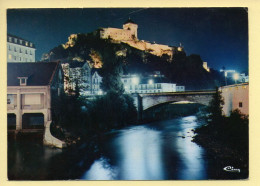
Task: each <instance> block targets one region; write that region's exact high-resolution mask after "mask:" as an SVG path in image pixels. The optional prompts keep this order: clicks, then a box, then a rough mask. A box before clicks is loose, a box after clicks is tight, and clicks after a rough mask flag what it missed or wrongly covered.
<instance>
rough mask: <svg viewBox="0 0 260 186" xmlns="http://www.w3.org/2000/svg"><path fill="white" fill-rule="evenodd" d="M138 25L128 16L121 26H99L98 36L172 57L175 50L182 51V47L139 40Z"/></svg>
mask: <svg viewBox="0 0 260 186" xmlns="http://www.w3.org/2000/svg"><path fill="white" fill-rule="evenodd" d="M137 29H138V25H137V24H136V23H135V22H134V21H132V20H131V19H130V18H129V19H128V20H127V21H126V22H125V23H124V24H123V28H122V29H120V28H111V27H109V28H101V29H100V30H99V35H100V38H102V39H111V40H112V41H114V42H116V43H120V42H123V43H126V44H128V45H130V46H132V47H134V48H137V49H139V50H143V51H147V52H149V53H151V54H154V55H157V56H162V55H164V54H165V55H168V56H169V57H170V58H172V56H173V53H174V52H175V51H179V52H180V51H183V47H181V46H180V47H178V48H177V47H170V46H168V45H162V44H157V43H155V42H154V43H150V42H148V41H144V40H139V39H138V37H137V35H138V32H137Z"/></svg>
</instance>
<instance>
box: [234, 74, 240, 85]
mask: <svg viewBox="0 0 260 186" xmlns="http://www.w3.org/2000/svg"><path fill="white" fill-rule="evenodd" d="M233 79H234V80H235V84H237V80H238V79H239V74H238V73H235V74H234V75H233Z"/></svg>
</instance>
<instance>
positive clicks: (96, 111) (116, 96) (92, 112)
mask: <svg viewBox="0 0 260 186" xmlns="http://www.w3.org/2000/svg"><path fill="white" fill-rule="evenodd" d="M88 113H89V122H88V125H89V126H88V128H89V129H92V130H95V131H104V130H108V129H111V128H118V127H122V126H125V125H126V124H129V123H135V122H137V111H136V108H135V106H134V104H133V99H132V98H131V97H130V96H129V95H125V94H120V93H118V92H116V91H109V92H107V94H106V95H104V96H100V97H97V98H96V99H95V100H94V101H92V102H91V103H89V104H88Z"/></svg>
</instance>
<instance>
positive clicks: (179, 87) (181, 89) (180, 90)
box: [176, 86, 185, 92]
mask: <svg viewBox="0 0 260 186" xmlns="http://www.w3.org/2000/svg"><path fill="white" fill-rule="evenodd" d="M184 91H185V86H176V92H184Z"/></svg>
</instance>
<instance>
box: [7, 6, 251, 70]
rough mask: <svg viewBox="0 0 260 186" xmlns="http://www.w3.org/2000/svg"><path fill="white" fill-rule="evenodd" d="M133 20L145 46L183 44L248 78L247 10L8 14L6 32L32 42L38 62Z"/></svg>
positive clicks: (217, 66) (191, 51)
mask: <svg viewBox="0 0 260 186" xmlns="http://www.w3.org/2000/svg"><path fill="white" fill-rule="evenodd" d="M129 17H130V18H131V19H133V20H134V21H135V22H136V23H137V24H138V38H139V39H140V40H146V41H150V42H156V43H158V44H166V45H170V46H178V45H180V43H181V44H182V45H183V46H184V50H185V52H186V53H187V55H190V54H198V55H200V56H201V58H202V60H203V61H206V62H208V65H209V66H210V67H212V68H214V69H216V70H219V69H220V68H221V67H223V66H225V67H226V69H234V70H236V71H238V72H248V25H247V24H248V23H247V22H248V18H247V11H246V9H244V8H163V9H162V8H161V9H158V8H148V9H146V8H139V9H136V8H135V9H128V8H124V9H122V8H121V9H119V8H112V9H110V8H109V9H108V8H106V9H104V8H98V9H9V10H8V12H7V22H8V30H7V32H8V33H9V34H14V35H16V36H19V37H22V38H24V39H26V40H29V41H31V42H33V43H34V44H35V45H36V49H37V50H36V61H39V60H40V59H41V56H42V54H43V53H47V52H49V51H50V50H51V49H52V48H54V47H56V46H58V45H60V44H64V43H66V42H67V39H68V37H69V35H70V34H73V33H90V32H93V31H94V30H96V29H98V28H100V27H114V28H121V27H122V24H123V23H124V21H125V20H127V19H128V18H129ZM93 20H95V21H93ZM158 25H159V26H158ZM59 28H63V29H62V30H60V29H59ZM151 28H152V29H151ZM151 30H153V31H152V32H151ZM32 32H35V34H32Z"/></svg>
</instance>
